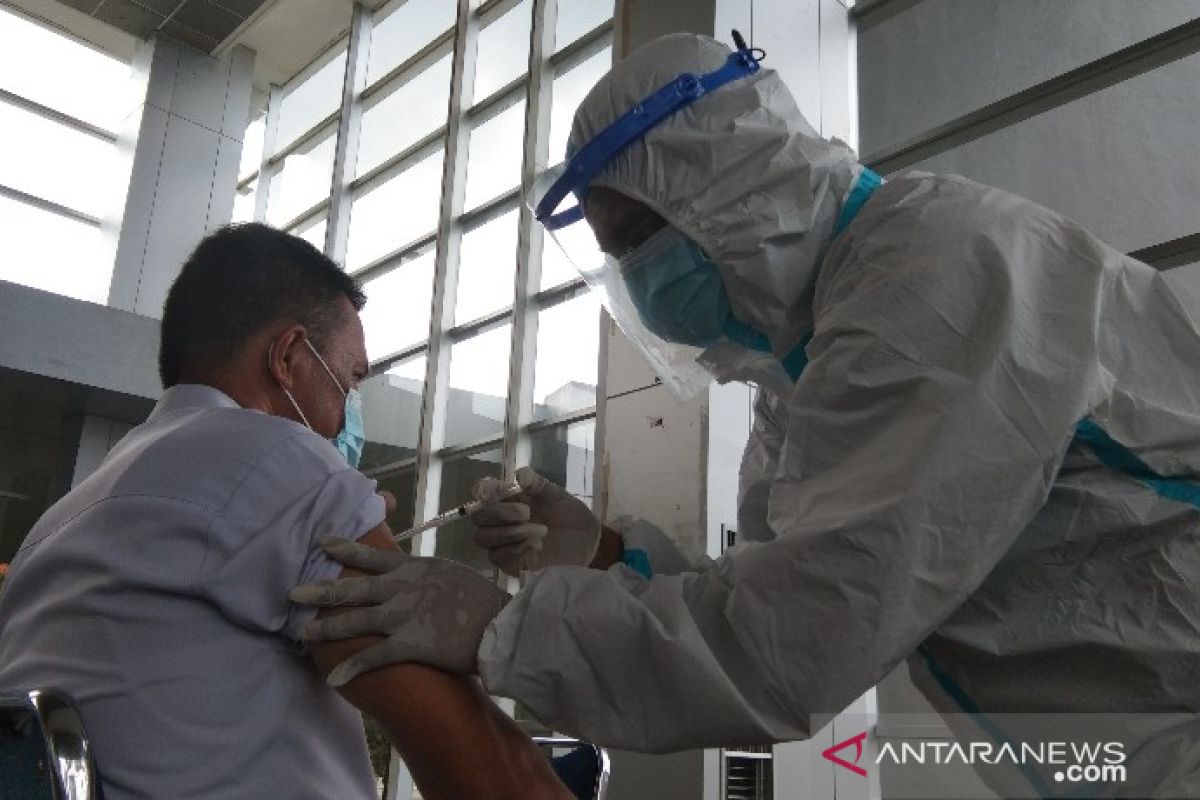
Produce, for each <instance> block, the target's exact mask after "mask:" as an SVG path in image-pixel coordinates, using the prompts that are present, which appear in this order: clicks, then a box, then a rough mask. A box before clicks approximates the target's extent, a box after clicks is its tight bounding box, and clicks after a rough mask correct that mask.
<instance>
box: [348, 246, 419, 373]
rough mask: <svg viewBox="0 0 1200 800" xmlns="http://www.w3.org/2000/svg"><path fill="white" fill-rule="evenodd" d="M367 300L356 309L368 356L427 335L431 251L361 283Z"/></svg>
mask: <svg viewBox="0 0 1200 800" xmlns="http://www.w3.org/2000/svg"><path fill="white" fill-rule="evenodd" d="M363 290H364V291H366V293H367V304H366V305H365V306H363V310H362V311H361V312H360V313H359V316H360V317H361V318H362V324H363V331H364V333H365V334H366V337H367V358H368V359H370V360H371V361H376V360H378V359H380V358H382V357H384V356H387V355H391V354H392V353H395V352H396V351H398V350H403V349H404V348H405V347H408V346H410V345H414V344H416V343H417V342H420V341H424V340H425V339H428V338H429V305H430V302H431V301H432V298H433V253H428V254H426V255H423V256H421V257H420V258H418V259H416V260H415V261H409V262H407V263H404V264H401V265H400V266H398V267H396V268H395V269H393V270H392V271H391V272H389V273H387V274H386V275H383V276H381V277H378V278H375V279H373V280H370V281H368V282H367V283H366V285H365V286H363Z"/></svg>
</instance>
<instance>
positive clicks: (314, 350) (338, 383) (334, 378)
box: [304, 338, 350, 398]
mask: <svg viewBox="0 0 1200 800" xmlns="http://www.w3.org/2000/svg"><path fill="white" fill-rule="evenodd" d="M304 343H305V344H306V345H308V349H309V350H312V354H313V355H314V356H316V357H317V361H320V362H321V366H322V367H324V368H325V372H326V373H327V374H328V375H329V378H330V380H332V381H333V385H334V386H336V387H338V391H339V392H341V393H342V397H343V398H344V397H347V396H348V395H349V394H350V393H349V392H347V391H346V390H345V389H343V388H342V382H341V381H339V380H338V379H337V376H335V375H334V374H333V370H331V369H330V368H329V365H328V364H326V363H325V359H323V358H321V354H320V353H318V352H317V348H315V347H313V343H312V341H310V340H309V339H307V338H305V340H304Z"/></svg>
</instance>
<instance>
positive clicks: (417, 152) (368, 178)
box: [350, 125, 446, 197]
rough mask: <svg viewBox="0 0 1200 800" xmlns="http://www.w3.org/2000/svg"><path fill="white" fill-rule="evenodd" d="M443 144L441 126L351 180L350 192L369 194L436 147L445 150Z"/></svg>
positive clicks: (422, 158)
mask: <svg viewBox="0 0 1200 800" xmlns="http://www.w3.org/2000/svg"><path fill="white" fill-rule="evenodd" d="M445 142H446V126H445V125H443V126H442V127H440V128H438V129H437V130H435V131H432V132H430V133H429V134H427V135H426V136H424V137H422V138H421V139H418V140H417V141H416V142H414V143H413V144H411V145H409V146H408V147H406V148H404V149H403V150H401V151H400V152H399V153H396V154H395V155H394V156H392V157H390V158H388V159H387V160H386V161H384V162H383V163H382V164H379V165H378V166H376V167H372V168H371V169H370V170H368V171H367V172H364V173H363V174H362V175H359V176H358V177H357V178H355V179H354V180H352V181H351V182H350V189H351V191H352V192H353V193H354V195H355V197H361V196H362V195H364V194H367V193H369V192H370V191H371V190H372V189H375V188H377V187H379V186H382V185H383V184H385V183H387V182H388V181H389V180H391V179H392V178H394V177H396V176H397V175H399V174H400V173H401V172H404V171H405V170H407V169H408V168H409V167H413V166H416V165H417V164H419V163H421V162H422V161H424V160H425V159H426V158H428V157H429V156H431V155H433V153H435V152H436V151H437V149H438V145H441V146H442V148H443V149H445V146H446V143H445Z"/></svg>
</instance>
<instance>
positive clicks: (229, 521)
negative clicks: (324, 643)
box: [200, 432, 385, 641]
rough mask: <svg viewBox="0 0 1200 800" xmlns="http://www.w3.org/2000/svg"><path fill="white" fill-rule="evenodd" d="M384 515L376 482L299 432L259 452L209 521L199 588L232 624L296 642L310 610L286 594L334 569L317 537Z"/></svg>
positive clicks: (356, 533) (355, 533)
mask: <svg viewBox="0 0 1200 800" xmlns="http://www.w3.org/2000/svg"><path fill="white" fill-rule="evenodd" d="M384 515H385V511H384V504H383V500H382V499H381V498H380V497H379V496H378V495H377V494H376V493H375V481H373V480H371V479H369V478H367V477H365V476H364V475H362V474H361V473H360V472H358V471H357V470H354V469H351V468H350V467H349V466H348V465H347V464H346V463H345V462H344V461H342V460H341V459H340V457H339V456H338V454H337V452H336V451H335V450H334V449H333V448H331V447H329V445H328V443H327V442H325V441H324V440H322V439H320V438H319V437H316V436H314V435H311V434H308V433H306V432H298V434H297V435H296V436H293V437H290V438H288V439H285V440H284V441H282V442H280V443H279V444H277V445H276V446H275V447H273V448H272V450H271V451H270V452H269V453H268V454H267V455H266V456H264V457H263V459H262V460H261V461H260V462H259V464H258V465H257V466H256V467H255V468H254V469H253V470H252V471H251V472H250V473H249V475H248V476H247V478H246V479H245V480H244V481H243V482H242V484H241V485H240V487H239V488H238V489H237V491H236V492H235V493H234V495H233V497H232V498H231V499H230V501H229V503H228V504H227V506H226V508H225V509H224V510H223V512H222V513H221V514H219V515H217V516H216V517H215V518H214V519H213V521H212V523H211V525H210V527H209V531H208V541H207V549H206V553H205V561H204V565H203V568H202V569H201V577H200V591H201V593H202V594H204V595H205V596H207V598H208V599H209V600H210V601H211V602H213V603H214V604H215V605H216V606H217V607H218V608H219V609H220V610H221V612H222V613H224V614H225V615H226V616H227V617H229V618H230V619H231V620H233V621H234V622H235V623H237V624H238V625H241V626H243V627H245V628H248V629H251V630H255V631H261V632H264V633H276V634H281V635H283V636H284V637H286V638H288V639H291V640H294V641H299V639H300V631H301V629H302V628H303V626H304V623H305V622H307V621H309V620H310V619H312V618H313V616H315V614H316V609H315V608H311V607H307V606H300V605H296V604H294V603H292V602H291V601H290V600H289V599H288V592H289V591H290V590H291V589H292V588H294V587H295V586H297V585H298V584H301V583H307V582H309V581H315V580H324V579H328V578H334V577H336V576H337V575H338V573H339V572H340V571H341V565H340V564H338V563H337V562H335V561H333V560H332V559H330V558H329V557H328V556H326V555H325V553H324V551H322V550H321V549H320V547H319V546H318V545H317V540H318V539H320V538H321V537H322V536H326V535H332V536H341V537H345V538H349V539H357V538H359V537H360V536H363V535H364V534H366V533H367V532H368V531H370V530H371V529H372V528H374V527H376V526H377V525H379V523H380V522H382V521H383V519H384Z"/></svg>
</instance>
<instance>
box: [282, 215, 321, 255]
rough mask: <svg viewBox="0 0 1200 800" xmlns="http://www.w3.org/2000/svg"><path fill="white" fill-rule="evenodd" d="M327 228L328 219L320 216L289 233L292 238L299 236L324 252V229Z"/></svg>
mask: <svg viewBox="0 0 1200 800" xmlns="http://www.w3.org/2000/svg"><path fill="white" fill-rule="evenodd" d="M327 227H329V217H328V216H327V215H324V214H322V215H321V216H319V217H317V218H316V219H313V220H309V221H308V222H306V223H304V224H303V225H300V226H298V227H296V228H293V229H292V230H291V231H289V233H291V234H292V235H293V236H299V237H300V238H301V239H303V240H304V241H306V242H308V243H309V244H311V245H312V246H313V247H315V248H317V249H318V250H320V251H321V252H322V253H324V252H325V229H326V228H327Z"/></svg>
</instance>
